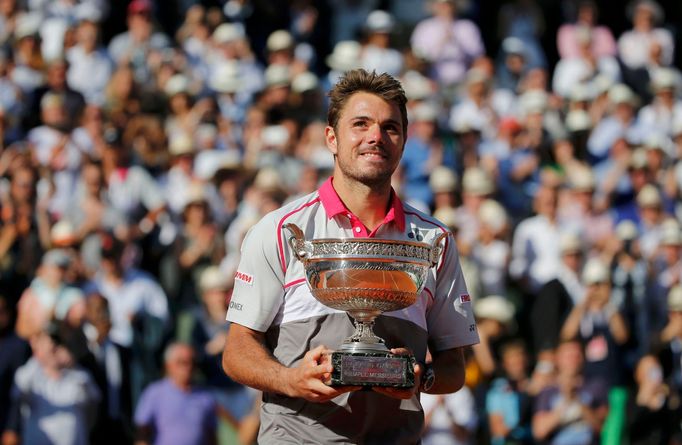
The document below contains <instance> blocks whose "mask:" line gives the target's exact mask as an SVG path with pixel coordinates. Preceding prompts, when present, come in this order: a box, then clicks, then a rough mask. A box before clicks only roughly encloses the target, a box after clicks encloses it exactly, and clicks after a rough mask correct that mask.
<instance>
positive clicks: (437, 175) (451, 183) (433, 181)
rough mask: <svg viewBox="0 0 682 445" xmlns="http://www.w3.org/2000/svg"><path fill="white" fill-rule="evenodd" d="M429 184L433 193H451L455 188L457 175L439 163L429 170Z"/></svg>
mask: <svg viewBox="0 0 682 445" xmlns="http://www.w3.org/2000/svg"><path fill="white" fill-rule="evenodd" d="M429 186H430V187H431V191H432V192H433V193H452V192H454V191H456V190H457V175H456V174H455V172H454V171H453V170H452V169H451V168H448V167H445V166H443V165H439V166H438V167H436V168H434V169H433V171H432V172H431V176H430V177H429Z"/></svg>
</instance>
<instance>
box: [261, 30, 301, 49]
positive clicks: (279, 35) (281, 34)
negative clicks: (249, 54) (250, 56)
mask: <svg viewBox="0 0 682 445" xmlns="http://www.w3.org/2000/svg"><path fill="white" fill-rule="evenodd" d="M265 46H266V47H267V49H268V51H270V52H274V51H282V50H285V49H290V48H292V47H293V46H294V37H293V36H292V35H291V33H290V32H289V31H285V30H283V29H278V30H277V31H274V32H273V33H272V34H270V36H268V40H267V42H266V44H265Z"/></svg>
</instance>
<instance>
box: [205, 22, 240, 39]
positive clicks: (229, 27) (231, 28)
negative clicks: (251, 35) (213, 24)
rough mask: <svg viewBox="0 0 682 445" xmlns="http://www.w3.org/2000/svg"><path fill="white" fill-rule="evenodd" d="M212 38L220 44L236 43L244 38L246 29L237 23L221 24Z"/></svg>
mask: <svg viewBox="0 0 682 445" xmlns="http://www.w3.org/2000/svg"><path fill="white" fill-rule="evenodd" d="M211 37H212V38H213V40H214V41H215V42H216V43H218V44H223V43H229V42H234V41H235V40H239V39H242V38H243V37H244V28H243V27H242V26H241V25H240V24H237V23H221V24H220V25H218V27H217V28H216V29H215V31H213V34H212V35H211Z"/></svg>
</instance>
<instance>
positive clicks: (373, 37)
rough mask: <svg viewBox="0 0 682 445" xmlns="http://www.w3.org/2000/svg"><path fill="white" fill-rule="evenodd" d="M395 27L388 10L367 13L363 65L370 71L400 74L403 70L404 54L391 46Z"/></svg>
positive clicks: (393, 74)
mask: <svg viewBox="0 0 682 445" xmlns="http://www.w3.org/2000/svg"><path fill="white" fill-rule="evenodd" d="M394 28H395V20H394V19H393V16H391V14H389V13H388V12H386V11H381V10H376V11H372V12H370V13H369V14H368V15H367V20H366V21H365V39H366V41H365V44H364V45H363V48H362V67H363V68H365V69H366V70H368V71H372V70H375V71H377V72H379V73H382V72H383V73H388V74H390V75H392V76H396V77H397V76H398V75H400V74H401V73H402V70H403V56H402V54H400V52H399V51H398V50H396V49H394V48H391V45H390V43H391V42H390V39H391V33H392V32H393V31H394Z"/></svg>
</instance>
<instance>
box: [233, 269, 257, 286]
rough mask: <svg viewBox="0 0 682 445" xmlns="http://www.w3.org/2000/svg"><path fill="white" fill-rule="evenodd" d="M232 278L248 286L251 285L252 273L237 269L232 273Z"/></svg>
mask: <svg viewBox="0 0 682 445" xmlns="http://www.w3.org/2000/svg"><path fill="white" fill-rule="evenodd" d="M234 279H235V280H238V281H241V282H242V283H246V284H248V285H249V286H253V275H249V274H248V273H244V272H239V271H237V273H235V274H234Z"/></svg>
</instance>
